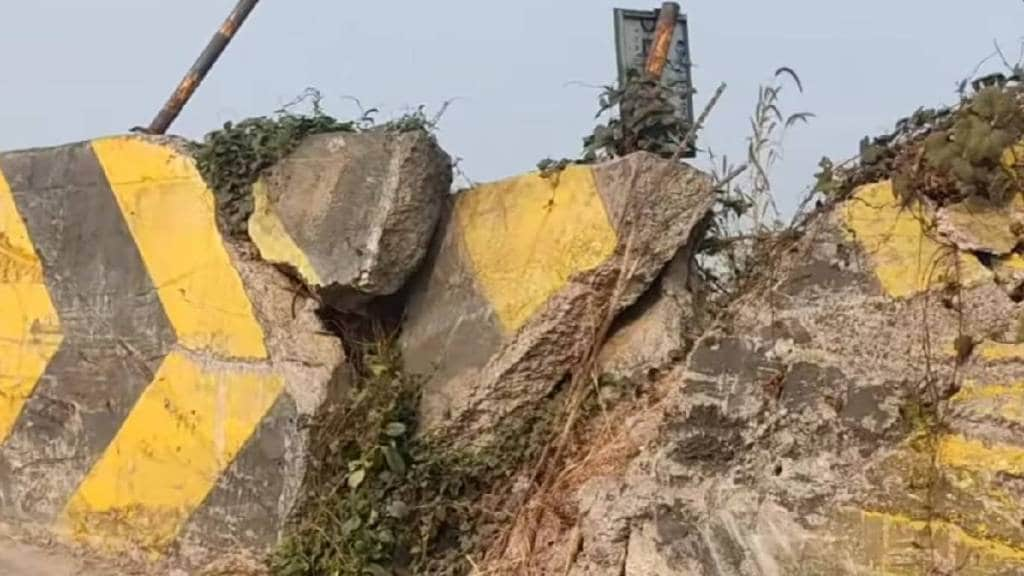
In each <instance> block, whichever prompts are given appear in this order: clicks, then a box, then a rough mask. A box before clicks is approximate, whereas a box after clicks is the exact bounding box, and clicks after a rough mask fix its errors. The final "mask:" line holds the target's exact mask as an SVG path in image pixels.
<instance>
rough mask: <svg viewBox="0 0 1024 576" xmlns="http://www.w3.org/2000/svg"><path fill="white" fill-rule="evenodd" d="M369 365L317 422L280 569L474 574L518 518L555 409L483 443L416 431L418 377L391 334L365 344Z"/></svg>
mask: <svg viewBox="0 0 1024 576" xmlns="http://www.w3.org/2000/svg"><path fill="white" fill-rule="evenodd" d="M364 353H365V357H364V359H363V362H361V365H362V366H364V367H365V373H364V374H363V375H362V376H361V377H360V378H359V379H358V380H359V383H358V385H357V386H356V387H355V388H354V389H353V390H352V391H351V397H350V398H348V399H347V401H345V402H342V403H341V405H343V406H344V408H343V409H341V410H339V411H336V412H330V413H327V414H324V415H322V417H321V418H320V419H319V421H318V422H317V424H316V427H315V429H314V431H313V436H314V442H313V443H314V449H313V451H312V455H311V462H315V463H317V469H316V470H314V471H312V472H311V474H310V476H309V478H310V479H309V481H308V483H307V485H306V486H305V487H304V495H305V502H304V504H303V507H302V509H301V510H300V512H299V513H298V514H297V516H296V518H297V519H299V520H298V522H299V523H298V524H296V525H295V526H293V527H292V529H291V531H290V536H289V537H288V538H287V540H286V541H285V542H284V544H283V545H282V546H281V547H280V549H279V550H278V552H277V554H276V555H275V557H274V559H273V561H272V569H273V571H274V573H275V574H277V575H278V576H314V575H315V576H320V575H324V574H329V575H337V576H363V575H366V574H369V575H372V576H382V575H402V574H426V575H444V576H449V575H451V576H454V575H461V574H467V573H469V571H470V569H471V567H472V564H471V559H472V558H473V556H474V555H476V554H479V553H480V552H481V551H482V550H483V548H484V546H485V545H486V544H487V543H488V542H489V541H490V539H491V538H493V537H494V535H495V533H496V531H497V530H498V529H499V528H500V527H501V526H502V525H503V524H505V523H507V522H508V518H506V517H504V516H503V515H502V510H505V509H506V507H505V506H504V504H505V503H506V501H507V499H508V498H510V494H511V493H512V490H511V483H512V482H513V479H514V476H515V475H516V474H517V473H518V472H519V471H520V470H521V469H522V468H524V467H525V466H527V465H528V464H529V463H530V462H533V461H535V460H536V459H537V458H538V457H539V453H540V450H541V449H542V447H543V446H544V445H545V442H544V439H545V438H546V437H547V435H548V434H549V433H550V432H549V431H550V429H551V426H552V418H551V415H550V414H549V413H548V412H546V411H545V410H538V411H536V412H534V413H533V414H530V415H527V416H524V417H522V418H519V419H510V421H513V422H514V423H512V424H509V425H508V426H507V427H506V428H505V429H504V430H502V431H500V432H499V433H498V436H497V438H496V439H495V440H494V441H493V442H491V443H489V444H488V445H487V446H485V447H483V448H481V449H480V450H469V449H458V450H456V449H452V448H451V447H449V446H446V445H444V444H443V443H441V442H440V441H439V440H437V439H429V438H423V437H419V436H417V425H418V422H417V416H416V408H417V405H418V401H419V383H418V382H416V381H414V380H411V379H409V378H408V377H407V376H405V375H404V374H403V373H402V370H401V367H400V360H399V358H398V354H397V351H396V350H395V348H394V347H393V346H392V345H391V344H390V343H388V342H387V341H382V342H380V343H376V344H372V345H369V346H367V348H366V349H365V352H364Z"/></svg>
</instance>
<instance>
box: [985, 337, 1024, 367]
mask: <svg viewBox="0 0 1024 576" xmlns="http://www.w3.org/2000/svg"><path fill="white" fill-rule="evenodd" d="M975 353H976V354H977V355H978V356H980V357H981V358H982V359H984V360H988V361H989V362H1009V361H1014V360H1024V344H1016V343H1006V342H992V341H985V342H982V343H981V344H979V345H978V349H977V350H975Z"/></svg>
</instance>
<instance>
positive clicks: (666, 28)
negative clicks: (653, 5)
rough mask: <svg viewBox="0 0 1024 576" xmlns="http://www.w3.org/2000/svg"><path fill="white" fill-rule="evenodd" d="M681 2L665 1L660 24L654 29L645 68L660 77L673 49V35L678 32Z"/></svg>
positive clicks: (648, 72)
mask: <svg viewBox="0 0 1024 576" xmlns="http://www.w3.org/2000/svg"><path fill="white" fill-rule="evenodd" d="M679 12H680V8H679V4H678V3H676V2H665V3H664V4H662V5H661V12H660V13H659V14H658V26H657V28H655V29H654V43H653V44H652V45H651V52H650V53H649V54H648V55H647V65H646V66H645V67H644V69H645V70H646V71H647V74H648V75H650V76H652V77H654V78H657V79H660V78H661V74H662V72H664V71H665V65H666V64H668V55H669V52H670V51H671V50H672V37H673V36H675V33H676V21H678V20H679Z"/></svg>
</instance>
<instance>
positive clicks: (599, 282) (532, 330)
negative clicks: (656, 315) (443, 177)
mask: <svg viewBox="0 0 1024 576" xmlns="http://www.w3.org/2000/svg"><path fill="white" fill-rule="evenodd" d="M713 201H714V196H713V192H712V189H711V182H710V179H709V178H707V177H706V176H705V175H704V174H702V173H700V172H698V171H696V170H693V169H691V168H689V167H686V166H683V165H679V164H677V163H672V162H668V161H666V160H662V159H660V158H658V157H656V156H654V155H650V154H644V153H641V154H635V155H632V156H629V157H626V158H623V159H620V160H615V161H612V162H609V163H606V164H602V165H597V166H593V167H591V166H571V167H569V168H567V169H565V170H564V171H561V172H558V173H555V174H550V175H544V174H528V175H524V176H520V177H516V178H511V179H508V180H504V181H501V182H496V183H493V184H485V185H481V186H478V187H476V188H474V189H473V190H470V191H467V192H464V193H462V194H460V195H458V196H457V197H456V198H455V199H454V201H453V202H452V206H451V207H450V210H449V213H448V215H447V218H446V223H445V228H444V229H443V234H441V235H440V238H439V241H438V245H437V246H436V247H435V249H434V251H433V253H432V255H431V260H430V265H429V266H428V267H427V268H426V270H425V271H424V274H423V275H422V277H421V278H420V279H419V281H418V282H417V283H416V284H414V285H413V288H412V290H411V300H410V303H409V308H408V313H407V318H406V320H405V322H404V325H403V330H402V335H401V346H402V354H403V358H404V361H405V367H406V370H407V371H408V372H410V373H411V374H414V375H418V376H421V377H423V378H425V380H426V384H425V386H424V394H423V402H422V405H421V418H422V421H423V423H424V426H425V428H426V429H427V431H428V433H435V434H443V435H444V436H446V437H449V438H462V439H474V438H479V436H478V434H479V433H481V432H484V431H488V430H494V428H495V427H496V426H497V425H498V424H499V423H500V422H501V421H502V419H503V418H505V417H507V416H509V415H511V414H514V413H515V412H516V411H517V410H519V409H520V408H523V407H525V406H529V405H531V404H532V403H536V402H537V401H539V400H540V399H542V398H544V397H545V396H546V395H547V394H548V393H550V392H551V390H552V389H553V388H554V386H555V385H557V384H558V382H559V381H560V380H562V379H563V378H564V377H565V376H566V375H567V374H568V373H569V372H570V371H571V370H572V369H573V366H574V365H575V364H576V363H577V362H579V361H580V359H581V358H582V357H583V356H584V354H585V353H586V351H587V350H588V347H593V346H594V345H595V339H596V338H597V337H598V336H597V334H598V332H599V330H600V329H601V326H602V325H603V324H604V323H605V322H606V321H607V320H609V319H610V318H614V317H615V316H616V315H617V314H618V313H619V312H621V311H622V310H623V309H625V308H626V307H628V306H630V305H631V304H632V303H634V302H635V301H636V300H637V298H638V297H639V296H640V295H641V294H642V293H643V292H644V291H645V290H647V288H648V287H649V286H650V285H651V283H652V282H653V281H654V280H655V279H656V278H657V277H658V276H659V274H660V273H661V271H662V269H663V268H664V266H665V265H666V263H668V262H669V261H670V260H671V259H672V258H673V256H675V255H676V254H677V253H678V252H679V251H680V249H681V248H682V247H684V246H685V245H686V243H687V241H688V240H689V239H690V234H691V232H692V231H693V230H694V228H695V227H696V226H697V224H698V223H699V222H700V221H701V219H703V218H704V217H705V215H706V214H707V213H708V211H709V210H710V208H711V205H712V203H713Z"/></svg>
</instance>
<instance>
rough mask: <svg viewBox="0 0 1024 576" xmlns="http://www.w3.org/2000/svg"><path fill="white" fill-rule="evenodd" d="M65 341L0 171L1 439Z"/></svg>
mask: <svg viewBox="0 0 1024 576" xmlns="http://www.w3.org/2000/svg"><path fill="white" fill-rule="evenodd" d="M62 340H63V337H62V336H61V333H60V320H59V319H58V317H57V311H56V310H54V308H53V303H52V302H51V301H50V296H49V294H48V293H47V291H46V285H45V284H44V283H43V268H42V264H41V263H40V262H39V257H38V256H37V255H36V251H35V248H34V247H33V246H32V241H31V240H30V239H29V236H28V230H27V229H26V228H25V223H24V222H22V220H21V216H19V215H18V210H17V208H16V207H15V205H14V197H13V196H12V195H11V189H10V186H8V184H7V180H6V179H5V178H4V176H3V174H0V442H2V441H4V440H6V439H7V435H8V434H9V433H10V431H11V427H12V426H13V425H14V422H15V420H17V418H18V415H19V414H20V413H21V409H22V407H23V406H24V404H25V401H26V400H27V399H28V397H29V395H31V394H32V390H34V389H35V386H36V382H38V381H39V377H40V376H42V375H43V372H45V371H46V365H47V364H48V363H49V362H50V359H51V358H52V357H53V355H54V354H55V353H56V352H57V348H59V347H60V343H61V341H62Z"/></svg>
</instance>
